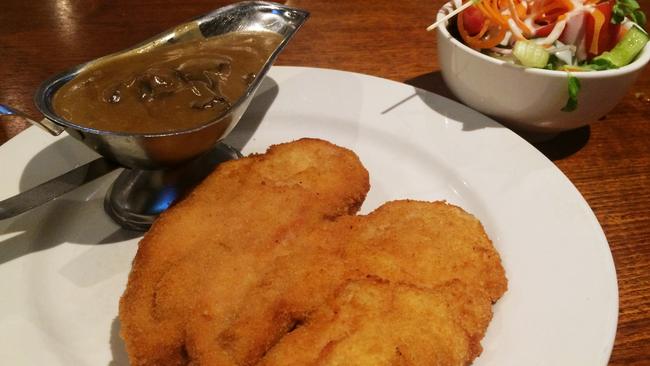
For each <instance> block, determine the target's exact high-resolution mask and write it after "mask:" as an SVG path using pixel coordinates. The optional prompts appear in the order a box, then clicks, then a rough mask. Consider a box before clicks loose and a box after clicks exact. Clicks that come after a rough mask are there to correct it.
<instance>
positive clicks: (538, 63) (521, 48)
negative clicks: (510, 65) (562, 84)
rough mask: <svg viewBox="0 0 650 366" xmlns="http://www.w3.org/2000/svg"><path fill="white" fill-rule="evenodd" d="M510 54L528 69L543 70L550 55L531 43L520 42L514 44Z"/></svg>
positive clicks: (526, 41) (542, 48)
mask: <svg viewBox="0 0 650 366" xmlns="http://www.w3.org/2000/svg"><path fill="white" fill-rule="evenodd" d="M512 54H513V55H514V56H515V57H516V58H517V60H519V62H520V63H521V64H522V65H524V66H528V67H538V68H543V67H545V66H546V64H548V58H549V56H550V54H549V53H548V51H546V49H544V47H542V46H540V45H538V44H537V43H535V42H533V41H528V40H520V41H517V42H515V48H514V49H513V50H512Z"/></svg>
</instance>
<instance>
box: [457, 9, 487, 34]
mask: <svg viewBox="0 0 650 366" xmlns="http://www.w3.org/2000/svg"><path fill="white" fill-rule="evenodd" d="M462 19H463V25H464V28H465V31H467V34H469V35H470V36H475V35H477V34H479V32H481V29H483V24H485V16H484V15H483V13H481V11H480V10H478V9H477V8H476V7H475V6H470V7H469V8H467V9H465V10H464V11H463V16H462Z"/></svg>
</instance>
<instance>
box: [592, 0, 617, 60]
mask: <svg viewBox="0 0 650 366" xmlns="http://www.w3.org/2000/svg"><path fill="white" fill-rule="evenodd" d="M613 6H614V1H611V0H610V1H606V2H604V3H600V4H598V5H596V8H595V9H594V10H593V11H592V12H591V13H589V15H588V16H587V24H586V25H587V32H586V41H587V53H588V58H590V59H591V58H593V57H596V56H598V55H600V54H601V53H603V52H605V51H609V50H611V49H612V48H614V46H615V45H616V43H617V42H618V35H619V32H620V27H621V25H620V24H612V8H613Z"/></svg>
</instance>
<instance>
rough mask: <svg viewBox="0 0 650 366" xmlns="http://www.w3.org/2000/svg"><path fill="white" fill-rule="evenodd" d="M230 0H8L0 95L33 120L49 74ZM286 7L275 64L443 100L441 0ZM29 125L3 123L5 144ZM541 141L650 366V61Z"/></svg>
mask: <svg viewBox="0 0 650 366" xmlns="http://www.w3.org/2000/svg"><path fill="white" fill-rule="evenodd" d="M226 3H229V1H219V0H209V1H207V0H194V1H191V2H190V1H166V0H159V1H153V0H141V1H128V0H111V1H108V0H85V1H82V0H40V1H25V0H4V1H3V5H2V7H1V8H2V9H1V10H0V65H1V66H0V102H2V103H6V104H9V105H11V106H13V107H16V108H19V109H21V110H23V111H26V112H28V113H29V114H32V115H34V116H37V115H38V113H37V111H36V108H35V107H34V105H33V103H32V95H33V93H34V91H35V89H36V87H37V86H38V84H39V83H40V82H41V81H42V80H44V79H46V78H47V77H49V76H51V75H52V74H54V73H57V72H60V71H62V70H64V69H67V68H68V67H70V66H72V65H76V64H78V63H81V62H84V61H87V60H90V59H93V58H96V57H98V56H101V55H104V54H107V53H110V52H113V51H116V50H120V49H122V48H125V47H127V46H130V45H132V44H135V43H137V42H139V41H141V40H143V39H146V38H148V37H150V36H152V35H154V34H157V33H159V32H161V31H163V30H165V29H167V28H168V27H171V26H173V25H176V24H178V23H180V22H182V21H186V20H188V19H191V18H193V17H195V16H197V15H200V14H203V13H206V12H208V11H210V10H212V9H214V8H217V7H219V6H221V5H224V4H226ZM285 3H287V4H288V5H291V6H296V7H300V8H304V9H307V10H309V11H311V13H312V16H311V19H310V20H309V21H308V23H307V24H306V25H305V26H304V28H303V29H302V30H301V31H300V32H299V33H298V35H297V36H296V37H295V39H294V40H293V41H292V42H291V44H290V45H289V46H288V48H287V49H286V50H285V51H284V53H283V54H282V55H281V56H280V58H279V59H278V60H277V63H276V64H278V65H302V66H313V67H324V68H336V69H342V70H348V71H354V72H360V73H366V74H371V75H375V76H380V77H383V78H388V79H392V80H397V81H402V82H406V83H408V84H412V85H416V86H418V87H421V88H424V89H428V90H431V91H434V92H436V93H439V94H443V95H447V96H449V93H448V91H447V90H446V89H445V88H444V86H441V85H440V84H441V83H440V80H441V78H440V73H439V66H438V62H437V58H436V41H435V36H434V34H433V33H427V32H425V31H424V29H425V28H426V26H427V25H429V23H430V22H431V20H432V19H433V18H434V14H435V11H436V9H437V8H438V7H439V6H440V5H441V4H442V1H441V0H430V1H422V0H401V1H389V0H350V1H327V0H292V1H286V2H285ZM644 5H645V4H644ZM648 10H650V9H648V8H646V11H648ZM639 94H641V95H639ZM26 127H28V125H27V124H26V123H25V122H23V121H20V120H17V119H16V120H5V119H3V120H2V122H1V123H0V144H1V143H4V142H5V141H7V140H8V139H10V138H12V137H13V136H15V135H16V134H17V133H19V132H20V131H22V130H23V129H25V128H26ZM537 147H538V149H539V150H540V151H542V152H543V153H544V154H546V156H548V157H549V159H551V160H553V161H554V162H555V164H556V165H557V166H558V167H559V168H560V169H561V170H562V171H563V172H564V173H565V174H566V175H567V176H568V177H569V179H571V181H572V182H573V183H574V184H575V185H576V186H577V188H578V189H579V190H580V192H581V193H582V195H583V196H584V197H585V199H586V200H587V202H588V203H589V205H590V206H591V207H592V209H593V210H594V212H595V213H596V216H597V217H598V220H599V221H600V224H601V225H602V227H603V228H604V230H605V234H606V235H607V239H608V240H609V243H610V247H611V250H612V252H613V255H614V260H615V262H616V269H617V273H618V283H619V291H620V318H619V325H618V333H617V336H616V343H615V346H614V351H613V353H612V357H611V364H612V365H630V364H635V365H641V364H644V365H650V68H647V69H646V70H645V71H644V73H643V75H642V76H641V78H640V79H639V80H638V81H637V83H636V84H635V85H634V86H633V88H632V90H631V91H630V92H629V94H628V95H627V97H626V98H625V99H624V100H623V101H622V102H621V103H620V104H619V105H618V107H617V108H616V109H615V110H614V111H612V112H611V113H609V114H608V115H607V116H606V118H605V119H604V120H603V121H601V122H599V123H596V124H594V125H592V126H591V127H587V128H581V129H578V130H576V131H572V132H568V133H565V134H563V135H560V136H559V137H558V138H557V139H555V140H553V141H551V142H547V143H544V144H539V145H537ZM0 167H1V163H0ZM0 172H1V168H0ZM576 265H579V263H576Z"/></svg>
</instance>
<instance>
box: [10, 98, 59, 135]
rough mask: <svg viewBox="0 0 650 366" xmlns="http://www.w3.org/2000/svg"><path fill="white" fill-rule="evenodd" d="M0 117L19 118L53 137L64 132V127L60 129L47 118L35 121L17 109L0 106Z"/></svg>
mask: <svg viewBox="0 0 650 366" xmlns="http://www.w3.org/2000/svg"><path fill="white" fill-rule="evenodd" d="M0 116H17V117H20V118H22V119H24V120H26V121H27V122H29V123H31V124H33V125H36V126H38V127H40V128H42V129H44V130H45V131H47V132H49V133H50V134H52V135H53V136H58V135H60V134H61V133H62V132H63V131H65V128H64V127H61V126H59V125H57V124H56V123H54V122H52V121H50V120H49V119H47V118H43V120H41V121H40V122H39V121H36V120H34V119H32V118H30V117H29V116H28V115H27V113H25V112H22V111H19V110H18V109H15V108H11V107H9V106H8V105H4V104H0Z"/></svg>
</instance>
